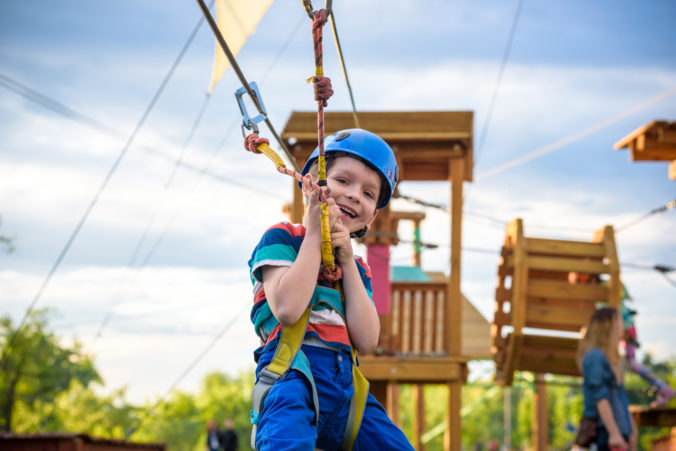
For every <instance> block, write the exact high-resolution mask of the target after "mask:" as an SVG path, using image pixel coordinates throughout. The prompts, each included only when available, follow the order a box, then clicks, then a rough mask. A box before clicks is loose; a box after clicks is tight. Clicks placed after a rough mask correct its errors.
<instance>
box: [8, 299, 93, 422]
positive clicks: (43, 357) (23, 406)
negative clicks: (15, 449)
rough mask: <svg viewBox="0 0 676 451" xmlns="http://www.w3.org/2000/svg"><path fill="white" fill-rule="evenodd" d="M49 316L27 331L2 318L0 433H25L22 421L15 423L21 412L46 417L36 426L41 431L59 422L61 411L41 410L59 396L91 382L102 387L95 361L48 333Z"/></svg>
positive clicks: (40, 316) (41, 315)
mask: <svg viewBox="0 0 676 451" xmlns="http://www.w3.org/2000/svg"><path fill="white" fill-rule="evenodd" d="M47 316H48V311H47V310H45V309H42V310H36V311H34V312H33V313H32V314H31V315H30V316H29V317H28V318H27V320H26V322H25V324H24V325H23V327H21V328H18V327H15V326H14V325H13V324H12V320H11V319H10V318H9V316H3V317H2V318H0V340H1V342H0V345H1V346H0V348H1V349H2V356H3V357H2V362H1V365H0V370H1V371H0V430H3V431H25V430H27V425H26V424H25V423H22V422H21V421H23V420H24V419H27V418H28V417H29V415H27V414H24V415H22V416H21V417H20V418H17V419H18V420H19V419H20V420H21V421H17V422H16V424H15V422H14V415H15V414H16V413H17V412H26V411H36V410H41V411H42V412H43V416H42V418H40V421H39V424H31V425H30V426H31V428H36V429H33V430H41V429H43V428H44V427H46V425H48V424H52V423H54V422H55V421H57V420H56V418H55V417H56V415H57V412H56V409H54V408H41V405H42V404H44V403H51V402H52V401H53V400H54V399H55V398H56V397H57V395H59V394H60V393H62V392H64V391H66V390H67V389H68V388H69V387H70V384H71V381H73V380H77V381H79V382H80V383H81V384H82V386H83V387H87V386H88V385H89V384H90V383H91V382H95V381H96V382H101V378H100V376H99V374H98V372H97V371H96V369H95V368H94V365H93V362H92V360H91V359H90V358H89V357H88V356H85V355H83V353H82V351H81V345H80V344H79V343H77V342H75V343H74V344H73V345H72V346H71V347H67V346H63V345H62V344H61V343H60V342H59V339H58V337H56V335H54V334H53V333H52V332H50V331H49V330H47Z"/></svg>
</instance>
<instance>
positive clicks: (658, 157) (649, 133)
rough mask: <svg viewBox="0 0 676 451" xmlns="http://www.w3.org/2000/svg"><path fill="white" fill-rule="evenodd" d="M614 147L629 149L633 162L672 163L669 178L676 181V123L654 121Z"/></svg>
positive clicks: (630, 134)
mask: <svg viewBox="0 0 676 451" xmlns="http://www.w3.org/2000/svg"><path fill="white" fill-rule="evenodd" d="M613 147H615V149H616V150H619V149H625V148H626V149H629V155H630V158H631V161H671V164H670V165H669V178H670V179H671V180H676V122H670V121H664V120H662V121H652V122H650V123H648V124H646V125H643V126H641V127H639V128H637V129H636V130H634V131H633V132H631V133H629V134H628V135H627V136H625V137H624V138H622V139H621V140H619V141H618V142H616V143H615V145H614V146H613Z"/></svg>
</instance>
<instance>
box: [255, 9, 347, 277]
mask: <svg viewBox="0 0 676 451" xmlns="http://www.w3.org/2000/svg"><path fill="white" fill-rule="evenodd" d="M326 22H327V14H326V10H325V9H320V10H318V11H315V12H314V19H313V21H312V40H313V44H314V56H315V76H314V77H310V78H309V79H308V82H310V81H312V83H313V86H314V96H315V97H314V98H315V100H316V101H317V146H318V150H319V152H318V154H319V155H318V158H317V164H318V170H317V182H316V183H315V182H314V181H313V180H312V176H311V175H310V174H306V175H305V176H302V175H301V174H300V173H298V172H296V171H294V170H291V169H288V168H287V167H286V165H285V164H284V162H283V161H282V159H281V158H280V157H279V155H277V153H276V152H275V151H274V150H273V149H272V148H270V146H269V144H270V142H269V141H268V139H266V138H261V137H260V136H258V133H257V132H254V133H251V134H250V135H248V136H247V137H246V138H245V139H244V148H245V149H246V150H248V151H250V152H253V153H262V154H264V155H265V156H267V157H268V158H269V159H270V160H272V162H273V163H274V164H275V167H276V168H277V171H278V172H280V173H282V174H286V175H289V176H292V177H295V178H296V180H298V181H299V182H301V186H302V187H303V194H304V195H306V196H307V195H309V194H310V193H311V192H312V191H314V192H316V193H318V194H319V199H320V202H321V203H322V205H321V228H322V250H321V251H322V267H323V270H322V272H323V274H324V277H325V278H326V279H327V280H330V281H337V280H339V279H340V278H341V277H342V276H343V271H342V269H341V268H340V266H338V265H336V262H335V258H334V256H333V248H332V246H331V230H330V228H329V206H328V204H327V203H326V199H327V195H326V189H322V187H326V186H327V183H326V159H325V156H324V107H325V106H326V105H327V101H328V99H329V98H330V97H331V96H332V95H333V88H332V87H331V79H330V78H329V77H325V76H324V69H323V67H322V66H323V52H322V27H323V26H324V25H325V24H326ZM306 187H309V188H306Z"/></svg>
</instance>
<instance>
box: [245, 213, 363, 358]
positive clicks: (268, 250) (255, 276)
mask: <svg viewBox="0 0 676 451" xmlns="http://www.w3.org/2000/svg"><path fill="white" fill-rule="evenodd" d="M304 237H305V227H304V226H303V225H298V224H290V223H288V222H281V223H279V224H275V225H273V226H272V227H270V228H269V229H268V230H267V231H266V232H265V233H264V234H263V237H262V238H261V240H260V242H259V243H258V245H257V246H256V248H255V249H254V251H253V253H252V255H251V259H250V260H249V270H250V276H251V283H252V284H253V294H254V305H253V308H252V309H251V322H252V323H253V324H254V328H255V329H256V333H257V334H258V336H259V337H260V339H261V346H260V347H259V348H258V349H257V350H256V352H255V355H256V360H258V356H259V355H260V354H261V353H262V352H263V350H264V349H268V348H269V347H270V348H271V347H275V346H277V341H278V340H277V339H278V335H279V332H280V331H281V329H282V325H281V324H280V323H279V322H278V321H277V320H276V318H275V317H274V316H273V315H272V311H271V310H270V307H269V305H268V302H267V298H266V297H265V290H264V289H263V267H265V266H291V265H292V264H293V262H294V261H295V260H296V257H297V256H298V251H299V250H300V245H301V243H302V242H303V238H304ZM355 261H356V262H357V268H358V270H359V275H360V276H361V279H362V282H363V283H364V287H365V288H366V292H367V293H368V296H369V298H372V288H371V270H370V269H369V267H368V265H366V263H365V262H364V261H363V260H362V259H361V258H360V257H355ZM313 277H314V276H313ZM333 288H334V283H333V282H330V281H328V280H326V279H325V278H324V276H323V274H321V272H320V274H319V275H318V276H317V286H316V288H315V291H314V294H313V297H312V299H308V304H309V303H310V302H313V304H315V307H313V309H312V312H311V314H310V319H309V322H308V327H307V331H306V337H307V336H311V337H315V338H318V339H320V340H322V341H323V342H324V343H326V344H327V345H329V346H332V347H335V348H338V349H345V350H347V351H349V350H350V338H349V335H348V332H347V326H346V324H345V319H344V318H343V316H342V315H341V313H339V312H338V311H336V310H335V309H332V308H330V307H329V306H328V305H327V304H333V305H336V303H340V302H341V299H340V295H339V293H338V291H336V290H335V289H333ZM317 302H318V303H317ZM371 302H373V301H371Z"/></svg>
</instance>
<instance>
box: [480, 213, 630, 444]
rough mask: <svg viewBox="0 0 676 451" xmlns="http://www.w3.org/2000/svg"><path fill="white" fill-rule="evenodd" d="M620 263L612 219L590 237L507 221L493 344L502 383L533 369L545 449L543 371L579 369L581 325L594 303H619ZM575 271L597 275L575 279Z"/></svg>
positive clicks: (539, 437)
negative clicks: (531, 230)
mask: <svg viewBox="0 0 676 451" xmlns="http://www.w3.org/2000/svg"><path fill="white" fill-rule="evenodd" d="M619 268H620V267H619V262H618V259H617V251H616V248H615V237H614V232H613V228H612V227H611V226H605V227H603V228H601V229H599V230H597V231H596V233H595V234H594V237H593V239H592V241H591V242H584V241H567V240H551V239H543V238H529V237H526V236H525V235H524V231H523V223H522V221H521V219H515V220H514V221H512V222H511V223H509V224H508V225H507V231H506V233H505V241H504V245H503V247H502V255H501V258H500V265H499V267H498V286H497V289H496V291H495V299H496V308H495V317H494V320H493V324H492V325H491V342H492V346H491V352H492V354H493V359H494V360H495V367H496V383H497V384H500V385H506V386H508V385H511V384H512V380H513V375H514V371H531V372H533V373H535V395H534V402H533V405H534V407H535V408H534V415H533V447H534V449H536V450H546V449H547V448H548V441H549V440H548V435H549V431H548V428H547V426H548V422H549V421H548V418H547V393H546V382H545V377H544V375H545V373H550V374H564V375H580V372H579V369H578V367H577V363H576V359H575V357H576V352H577V345H578V341H579V338H580V332H581V329H582V328H583V327H585V326H586V325H587V322H588V321H589V318H590V316H591V314H592V313H593V312H594V310H595V309H596V304H597V303H599V302H603V303H605V304H607V305H610V306H613V307H616V308H619V306H620V300H621V290H622V285H621V282H620V269H619ZM572 274H574V275H584V276H585V277H586V278H588V279H590V280H595V281H597V282H598V283H572V281H570V280H569V279H570V275H572ZM602 280H604V282H603V283H601V281H602Z"/></svg>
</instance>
